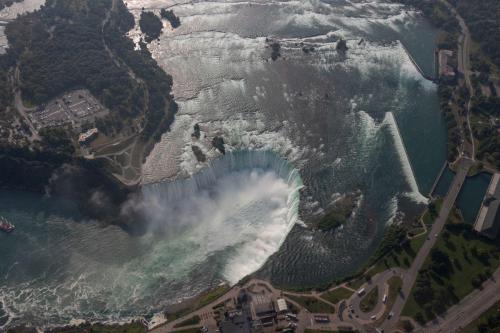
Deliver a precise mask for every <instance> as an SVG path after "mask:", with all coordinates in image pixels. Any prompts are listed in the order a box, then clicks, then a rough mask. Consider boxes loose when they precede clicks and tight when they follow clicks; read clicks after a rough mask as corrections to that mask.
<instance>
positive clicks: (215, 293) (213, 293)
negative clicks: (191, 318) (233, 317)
mask: <svg viewBox="0 0 500 333" xmlns="http://www.w3.org/2000/svg"><path fill="white" fill-rule="evenodd" d="M230 289H231V288H229V287H228V286H226V285H222V286H219V287H217V288H215V289H212V290H209V291H208V292H206V293H205V294H202V295H201V296H200V297H198V299H197V300H196V301H195V302H194V304H192V305H190V306H187V307H185V308H182V309H179V310H177V311H175V312H169V313H167V321H169V322H171V321H174V320H176V319H178V318H181V317H184V316H187V315H188V314H190V313H191V312H193V311H195V310H197V309H200V308H202V307H204V306H205V305H207V304H210V303H212V302H213V301H215V300H216V299H217V298H219V297H221V296H222V295H224V294H225V293H227V292H228V291H229V290H230ZM183 326H185V325H183Z"/></svg>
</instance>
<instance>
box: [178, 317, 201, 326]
mask: <svg viewBox="0 0 500 333" xmlns="http://www.w3.org/2000/svg"><path fill="white" fill-rule="evenodd" d="M199 323H200V317H199V316H193V317H191V318H188V319H186V320H184V321H181V322H180V323H178V324H175V325H174V328H177V327H184V326H191V325H196V324H199Z"/></svg>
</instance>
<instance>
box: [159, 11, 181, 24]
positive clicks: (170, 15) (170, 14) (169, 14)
mask: <svg viewBox="0 0 500 333" xmlns="http://www.w3.org/2000/svg"><path fill="white" fill-rule="evenodd" d="M160 16H161V17H162V18H163V19H166V20H167V21H168V22H170V25H171V26H172V28H173V29H175V28H178V27H179V26H180V25H181V20H180V18H179V17H177V16H176V15H175V14H174V11H173V10H166V9H162V10H161V11H160Z"/></svg>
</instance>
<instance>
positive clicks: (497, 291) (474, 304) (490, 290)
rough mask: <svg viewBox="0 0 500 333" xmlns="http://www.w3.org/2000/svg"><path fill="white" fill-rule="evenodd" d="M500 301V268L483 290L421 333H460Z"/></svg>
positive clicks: (449, 311)
mask: <svg viewBox="0 0 500 333" xmlns="http://www.w3.org/2000/svg"><path fill="white" fill-rule="evenodd" d="M498 301H500V268H499V269H497V270H496V272H495V273H494V274H493V277H492V278H491V279H489V280H487V281H486V282H485V283H484V284H483V289H482V290H475V291H473V292H472V293H470V294H469V295H467V297H465V298H464V299H463V300H462V301H461V302H460V303H459V304H457V305H455V306H453V307H452V308H450V309H449V310H448V311H447V314H446V316H445V317H444V318H438V319H437V320H435V321H433V322H432V323H430V324H429V325H426V326H425V327H424V328H423V329H421V330H420V332H426V333H437V332H443V333H445V332H446V333H452V332H458V331H459V330H460V329H461V328H463V327H465V326H467V325H468V324H469V323H470V322H472V321H473V320H475V319H476V318H478V317H479V316H480V315H481V314H482V313H483V312H485V311H487V310H488V309H489V308H490V307H492V306H493V305H494V304H495V303H496V302H498Z"/></svg>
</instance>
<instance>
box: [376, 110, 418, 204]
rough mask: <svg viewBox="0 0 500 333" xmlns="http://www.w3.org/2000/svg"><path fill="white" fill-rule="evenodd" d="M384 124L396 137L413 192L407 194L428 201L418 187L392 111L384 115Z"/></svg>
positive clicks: (398, 151)
mask: <svg viewBox="0 0 500 333" xmlns="http://www.w3.org/2000/svg"><path fill="white" fill-rule="evenodd" d="M383 123H384V124H386V125H387V126H388V128H389V131H390V133H391V135H392V137H393V139H394V145H395V147H396V151H397V153H398V156H399V159H400V162H401V165H402V167H403V172H404V175H405V177H406V181H407V182H408V185H409V186H410V189H411V192H409V193H406V195H407V196H408V197H409V198H411V199H412V200H414V201H415V202H418V203H427V202H428V199H427V198H426V197H425V196H424V195H422V194H421V193H420V190H419V189H418V184H417V180H416V178H415V174H414V172H413V168H412V166H411V162H410V159H409V157H408V153H407V151H406V147H405V145H404V143H403V138H402V137H401V133H400V132H399V127H398V124H397V122H396V119H395V118H394V114H393V113H392V112H387V113H386V114H385V117H384V121H383Z"/></svg>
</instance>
